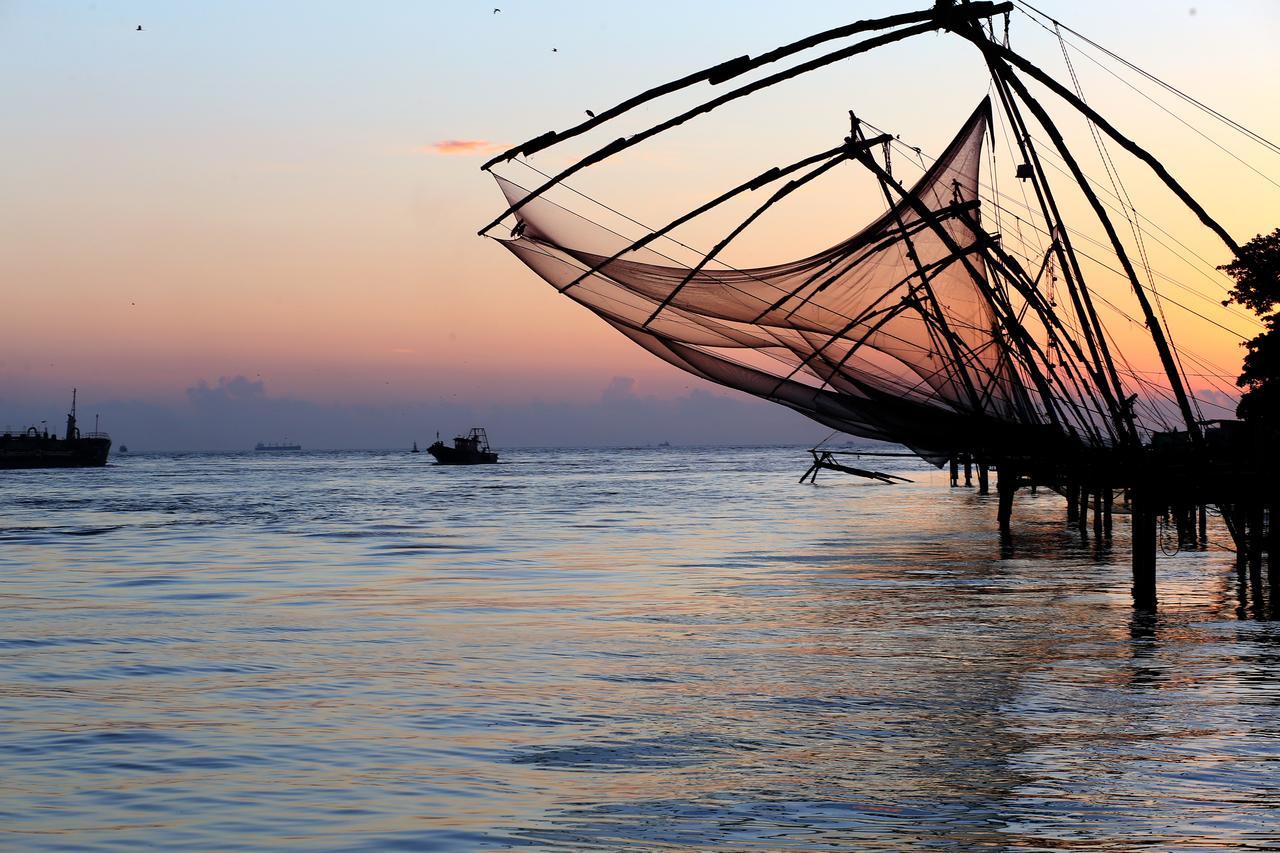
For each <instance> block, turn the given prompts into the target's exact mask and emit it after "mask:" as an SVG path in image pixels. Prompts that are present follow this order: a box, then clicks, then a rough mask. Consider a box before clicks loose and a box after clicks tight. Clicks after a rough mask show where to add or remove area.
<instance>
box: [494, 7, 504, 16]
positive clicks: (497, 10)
mask: <svg viewBox="0 0 1280 853" xmlns="http://www.w3.org/2000/svg"><path fill="white" fill-rule="evenodd" d="M501 11H502V10H501V9H496V8H495V9H494V10H493V14H495V15H496V14H498V13H499V12H501Z"/></svg>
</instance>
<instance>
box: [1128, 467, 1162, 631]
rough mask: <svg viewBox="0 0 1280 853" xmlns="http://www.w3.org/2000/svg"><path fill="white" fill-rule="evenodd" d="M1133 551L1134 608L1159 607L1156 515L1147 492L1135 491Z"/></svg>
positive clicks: (1143, 490) (1132, 512)
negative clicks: (1157, 605) (1157, 599)
mask: <svg viewBox="0 0 1280 853" xmlns="http://www.w3.org/2000/svg"><path fill="white" fill-rule="evenodd" d="M1129 525H1130V528H1131V530H1132V537H1131V538H1132V540H1133V544H1132V548H1133V604H1134V606H1135V607H1138V608H1141V609H1143V610H1154V609H1155V606H1156V514H1155V507H1154V506H1153V505H1152V502H1151V496H1150V494H1149V492H1148V491H1147V489H1146V488H1140V489H1135V490H1134V492H1133V496H1132V509H1131V510H1130V514H1129Z"/></svg>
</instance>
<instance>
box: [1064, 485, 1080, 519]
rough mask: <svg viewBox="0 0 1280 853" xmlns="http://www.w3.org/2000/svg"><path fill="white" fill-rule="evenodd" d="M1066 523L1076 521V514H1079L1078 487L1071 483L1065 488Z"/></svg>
mask: <svg viewBox="0 0 1280 853" xmlns="http://www.w3.org/2000/svg"><path fill="white" fill-rule="evenodd" d="M1066 492H1067V523H1068V524H1070V523H1071V522H1073V521H1075V520H1076V513H1078V512H1080V487H1079V486H1077V485H1076V484H1074V483H1072V484H1071V485H1069V486H1067V489H1066Z"/></svg>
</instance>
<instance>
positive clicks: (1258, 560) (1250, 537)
mask: <svg viewBox="0 0 1280 853" xmlns="http://www.w3.org/2000/svg"><path fill="white" fill-rule="evenodd" d="M1247 513H1248V524H1247V529H1248V533H1247V534H1246V537H1245V541H1247V542H1248V559H1249V577H1251V578H1252V577H1255V576H1256V577H1257V578H1259V579H1261V578H1262V549H1263V535H1262V504H1261V503H1253V504H1250V506H1249V508H1248V510H1247Z"/></svg>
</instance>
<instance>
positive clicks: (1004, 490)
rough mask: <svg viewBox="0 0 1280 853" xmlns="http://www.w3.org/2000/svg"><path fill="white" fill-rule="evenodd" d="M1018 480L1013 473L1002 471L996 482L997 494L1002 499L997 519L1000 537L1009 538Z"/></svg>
mask: <svg viewBox="0 0 1280 853" xmlns="http://www.w3.org/2000/svg"><path fill="white" fill-rule="evenodd" d="M1017 488H1018V478H1017V475H1015V474H1014V473H1013V472H1012V471H1001V472H1000V477H999V479H997V480H996V494H997V495H998V496H999V498H1000V508H999V511H998V513H997V516H996V517H997V519H998V520H999V522H1000V535H1001V536H1006V537H1007V536H1009V534H1010V524H1009V522H1010V520H1011V519H1012V518H1013V493H1014V492H1015V491H1017Z"/></svg>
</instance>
